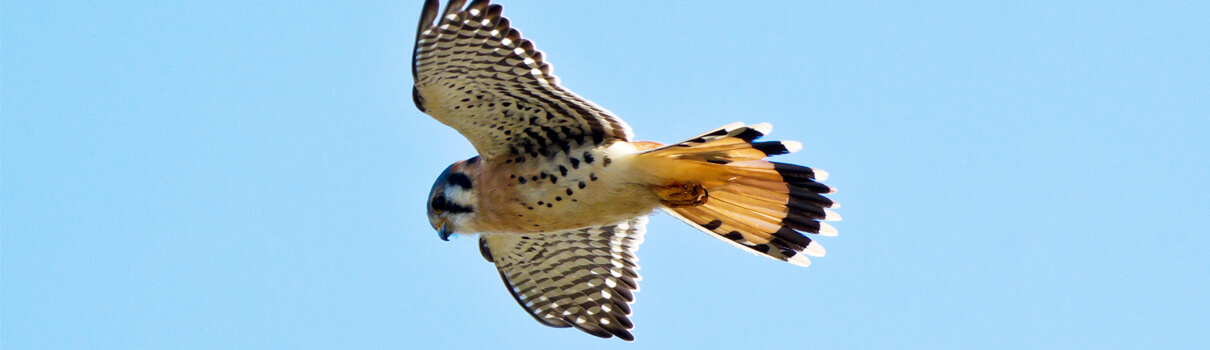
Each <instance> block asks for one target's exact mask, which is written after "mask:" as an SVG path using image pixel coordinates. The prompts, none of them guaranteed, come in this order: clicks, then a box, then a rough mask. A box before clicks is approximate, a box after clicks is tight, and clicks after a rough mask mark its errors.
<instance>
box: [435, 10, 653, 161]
mask: <svg viewBox="0 0 1210 350" xmlns="http://www.w3.org/2000/svg"><path fill="white" fill-rule="evenodd" d="M465 2H466V1H465V0H451V1H450V2H449V4H447V5H446V8H445V12H444V13H442V14H441V16H440V21H438V22H436V23H434V20H435V19H437V18H438V17H437V16H438V14H437V10H438V4H437V1H436V0H428V1H426V2H425V4H424V11H423V13H422V14H421V17H420V25H419V27H418V28H417V29H416V46H415V49H414V51H413V52H412V78H413V79H415V87H414V88H413V90H412V97H413V100H414V102H415V103H416V107H417V108H419V109H420V110H421V111H423V112H425V113H428V114H429V115H430V116H432V117H433V118H435V119H437V120H438V121H440V122H442V123H444V124H446V125H449V126H451V127H453V128H454V129H456V130H458V132H460V133H462V135H463V136H465V137H466V138H467V139H468V140H470V142H471V144H472V145H474V146H475V150H477V151H478V152H479V154H480V155H481V156H483V157H484V158H487V159H492V158H495V157H499V156H507V157H522V156H529V157H537V156H538V155H546V156H549V155H553V154H554V153H557V152H558V151H560V150H562V151H564V152H566V151H567V150H568V149H569V148H570V147H578V146H582V145H601V144H607V143H611V142H613V141H617V140H622V141H627V140H630V138H631V137H632V136H631V132H630V127H629V126H627V125H626V123H625V122H623V121H622V120H621V119H619V118H618V117H616V116H614V115H613V114H612V113H610V112H609V111H607V110H605V109H604V108H601V107H600V106H597V105H596V104H593V103H592V102H589V101H588V100H585V99H584V98H582V97H580V96H578V95H576V94H575V93H573V92H571V91H569V90H567V89H564V88H563V87H560V86H559V79H558V78H557V77H555V76H554V75H553V74H551V73H550V71H551V66H550V64H548V63H546V61H545V60H544V59H543V57H542V52H541V51H538V50H536V49H534V45H533V43H532V42H530V41H529V40H526V39H524V38H522V37H521V32H518V31H517V30H516V29H513V28H512V27H510V26H509V21H508V19H507V18H504V17H502V16H500V12H501V10H502V7H500V5H490V4H489V3H488V2H489V1H487V0H475V1H474V2H472V3H471V4H470V5H469V6H466V8H463V5H464V4H465ZM573 143H574V145H573Z"/></svg>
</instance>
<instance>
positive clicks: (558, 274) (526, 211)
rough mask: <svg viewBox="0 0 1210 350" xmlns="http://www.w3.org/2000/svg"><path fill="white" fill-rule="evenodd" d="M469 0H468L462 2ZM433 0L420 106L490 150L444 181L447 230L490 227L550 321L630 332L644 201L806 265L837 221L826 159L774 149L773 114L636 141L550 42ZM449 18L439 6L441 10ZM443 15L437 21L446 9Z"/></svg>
mask: <svg viewBox="0 0 1210 350" xmlns="http://www.w3.org/2000/svg"><path fill="white" fill-rule="evenodd" d="M464 6H465V7H464ZM438 10H439V5H438V3H437V0H427V1H425V4H424V10H423V13H422V14H421V17H420V25H419V27H418V28H417V30H416V46H415V49H414V51H413V54H412V77H413V78H414V79H415V87H414V88H413V90H412V97H413V100H414V102H415V103H416V107H417V108H419V109H420V110H421V111H423V112H425V113H427V114H429V115H430V116H432V117H433V118H435V119H437V120H438V121H440V122H441V123H443V124H446V125H449V126H450V127H453V128H454V129H456V130H458V132H459V133H461V134H462V135H463V136H465V137H466V138H467V139H468V140H469V141H470V142H471V144H472V145H474V147H475V150H476V151H478V153H479V155H478V156H476V157H472V158H470V159H467V160H462V161H458V162H456V163H454V164H453V165H450V166H449V168H447V169H446V170H445V171H444V172H443V173H441V175H440V176H438V177H437V181H436V183H434V184H433V188H432V192H431V193H430V194H429V197H428V218H429V222H430V223H431V224H432V225H433V228H434V229H436V230H437V232H438V236H439V237H440V238H441V239H443V240H448V238H449V236H450V235H454V234H476V233H477V234H479V250H480V252H481V253H482V255H483V258H484V259H487V261H489V262H492V263H495V264H496V268H497V269H498V270H499V271H500V277H501V278H502V279H503V280H504V284H505V286H506V287H508V291H509V292H510V293H512V295H513V297H514V298H515V299H516V300H517V303H519V304H521V307H523V308H525V310H526V311H528V312H529V313H530V315H532V316H533V317H534V319H536V320H538V322H540V323H542V324H544V325H547V326H551V327H575V328H577V329H579V330H581V331H584V332H587V333H589V334H592V335H595V336H598V337H602V338H609V337H613V336H617V337H618V338H621V339H625V340H627V341H630V340H633V339H634V336H633V335H631V333H630V331H629V329H632V328H633V327H634V325H633V324H632V323H631V322H630V319H629V318H628V317H627V316H628V315H630V311H631V310H630V303H631V302H633V301H634V294H633V292H634V291H637V290H638V288H639V286H638V281H639V274H638V273H637V272H636V271H637V270H638V269H639V267H638V265H637V262H638V258H636V257H635V251H637V250H638V248H639V244H640V243H642V242H643V233H644V232H645V224H646V223H647V215H649V214H651V213H652V212H654V211H655V210H661V211H663V212H665V213H668V215H670V216H672V217H674V218H677V219H679V220H681V221H684V222H685V223H688V224H689V225H691V226H693V227H695V228H697V229H699V230H701V231H702V232H705V233H707V234H709V235H711V236H714V237H715V238H718V239H720V240H722V241H724V242H727V243H729V244H731V245H733V246H736V247H739V248H740V249H743V250H746V251H748V252H751V253H754V254H757V255H763V256H766V257H769V258H773V259H777V260H782V261H786V262H789V263H792V264H795V265H801V266H807V265H809V264H810V260H808V259H807V256H808V255H810V256H823V255H824V250H823V248H822V247H820V246H819V244H818V243H815V242H813V241H812V240H811V238H808V237H807V235H805V234H818V235H821V236H833V235H836V229H834V228H832V226H829V225H828V224H826V223H823V222H820V221H831V220H839V219H840V217H839V216H838V215H836V214H835V213H834V212H832V211H831V210H828V209H826V208H834V207H836V206H837V205H836V203H834V202H832V201H831V200H829V199H827V198H824V196H822V194H826V193H831V192H833V189H832V188H831V187H828V186H826V185H823V184H821V183H819V182H818V181H822V180H824V178H825V177H826V175H827V174H826V173H824V172H822V171H819V170H815V169H811V168H807V167H803V166H798V165H792V164H784V163H775V162H769V161H766V160H764V159H765V158H766V157H769V156H774V155H779V154H786V153H791V152H794V151H798V150H799V149H801V148H802V146H801V145H800V144H799V143H797V142H793V141H780V142H779V141H763V142H758V141H756V140H757V139H758V138H760V137H761V136H764V135H765V134H768V133H769V131H770V129H771V126H770V125H769V124H763V123H762V124H755V125H748V126H744V125H743V124H740V123H735V124H730V125H726V126H723V127H720V128H717V129H714V130H711V131H708V132H706V133H704V134H701V135H698V136H695V137H693V138H690V139H688V140H685V141H682V142H677V143H674V144H671V145H663V144H660V143H656V142H650V141H632V138H633V137H632V134H631V131H630V127H628V126H627V125H626V123H625V122H623V121H622V119H620V118H618V117H617V116H615V115H613V113H610V112H609V111H607V110H605V109H604V108H601V107H600V106H597V105H596V104H594V103H592V102H589V101H588V100H586V99H584V98H582V97H580V96H579V95H576V94H575V93H572V92H571V91H569V90H567V89H565V88H563V87H561V86H559V79H558V78H556V77H555V76H554V75H553V74H551V66H550V64H548V63H547V62H546V60H545V58H544V57H543V55H542V52H540V51H538V50H536V49H534V45H533V43H532V42H530V41H529V40H526V39H524V38H522V37H521V33H520V32H518V31H517V30H516V29H514V28H512V26H511V25H510V23H509V21H508V19H506V18H504V17H501V15H500V12H501V7H500V5H491V4H489V1H488V0H475V1H473V2H471V3H470V5H466V1H465V0H451V1H450V2H449V4H448V5H446V8H445V11H444V12H443V13H438ZM437 20H439V21H437ZM435 21H436V22H435Z"/></svg>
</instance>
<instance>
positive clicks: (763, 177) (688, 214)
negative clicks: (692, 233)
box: [638, 123, 840, 266]
mask: <svg viewBox="0 0 1210 350" xmlns="http://www.w3.org/2000/svg"><path fill="white" fill-rule="evenodd" d="M771 129H772V126H770V125H769V124H765V123H761V124H755V125H749V126H743V124H739V123H735V124H729V125H726V126H723V127H721V128H718V129H715V130H711V131H710V132H706V133H704V134H701V135H698V136H696V137H694V138H691V139H688V140H685V141H683V142H679V143H675V144H671V145H667V146H663V147H659V148H654V149H650V150H647V151H644V152H643V153H641V154H640V157H639V158H638V159H640V162H639V164H640V165H641V166H645V168H646V170H647V172H648V173H650V174H652V175H653V176H654V178H655V179H656V180H657V182H658V181H664V182H666V183H698V184H702V186H703V188H705V189H706V191H707V194H708V199H707V201H706V202H705V203H704V204H702V205H698V206H691V207H678V208H665V209H664V211H666V212H668V214H669V215H671V216H673V217H676V218H678V219H680V220H682V221H684V222H686V223H689V224H691V225H693V226H694V227H696V228H698V229H699V230H701V231H703V232H706V233H708V234H710V235H712V236H714V237H716V238H718V239H720V240H723V241H724V242H727V243H730V244H732V245H734V246H736V247H739V248H741V249H744V250H746V251H749V252H752V253H755V254H758V255H763V256H767V257H770V258H773V259H777V260H782V261H786V262H790V263H792V264H795V265H801V266H807V265H810V263H811V261H810V260H809V259H808V258H807V256H823V255H824V253H825V251H824V249H823V247H822V246H820V245H819V244H818V243H816V242H814V241H813V240H811V238H810V237H807V235H805V234H819V235H821V236H835V235H836V234H837V232H836V229H835V228H833V227H832V226H830V225H828V224H827V223H824V222H821V221H837V220H840V216H839V215H837V214H836V213H835V212H833V211H831V210H829V209H828V208H837V207H839V205H838V204H837V203H836V202H834V201H832V200H831V199H828V198H827V197H824V196H823V195H824V194H828V193H833V192H835V189H834V188H832V187H830V186H827V185H824V184H822V183H819V181H822V180H824V179H826V178H827V175H828V174H827V173H826V172H823V171H820V170H817V169H812V168H808V167H804V166H799V165H794V164H785V163H776V162H769V161H766V160H764V159H765V158H767V157H769V156H774V155H779V154H787V153H792V152H795V151H798V150H799V149H801V148H802V146H801V144H799V143H797V142H793V141H764V142H756V141H755V140H756V139H759V138H760V137H762V136H764V135H765V134H767V133H768V132H769V131H770V130H771Z"/></svg>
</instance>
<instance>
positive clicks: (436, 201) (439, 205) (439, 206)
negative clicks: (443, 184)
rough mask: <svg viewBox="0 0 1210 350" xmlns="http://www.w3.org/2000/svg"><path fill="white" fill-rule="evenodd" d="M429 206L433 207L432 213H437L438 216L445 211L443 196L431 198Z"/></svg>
mask: <svg viewBox="0 0 1210 350" xmlns="http://www.w3.org/2000/svg"><path fill="white" fill-rule="evenodd" d="M431 206H432V207H433V211H434V212H437V213H438V214H440V213H441V212H443V211H445V207H446V203H445V196H442V195H437V196H436V197H433V203H432V204H431Z"/></svg>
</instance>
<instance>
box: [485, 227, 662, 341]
mask: <svg viewBox="0 0 1210 350" xmlns="http://www.w3.org/2000/svg"><path fill="white" fill-rule="evenodd" d="M646 224H647V217H646V216H642V217H637V218H633V219H630V220H627V221H623V222H619V223H616V224H612V225H607V226H602V227H592V228H584V229H578V230H571V231H563V232H553V233H541V234H527V235H516V234H495V235H484V236H481V237H480V238H479V249H480V252H482V253H483V258H484V259H487V261H491V262H493V263H495V264H496V268H497V269H499V270H500V278H502V279H503V280H504V285H505V286H506V287H508V291H509V292H511V293H512V294H513V298H515V299H517V303H519V304H521V307H523V308H525V311H528V312H529V313H530V315H532V316H533V317H534V319H537V320H538V322H541V323H542V324H544V325H547V326H551V327H560V328H562V327H576V328H578V329H580V330H582V331H584V332H587V333H588V334H592V335H595V336H598V337H602V338H609V337H612V336H617V337H618V338H621V339H625V340H627V341H630V340H634V336H633V335H631V334H630V332H629V331H628V330H629V329H631V328H633V327H634V324H632V323H631V322H630V319H629V318H627V315H630V303H631V302H633V301H634V294H633V292H634V291H637V290H638V289H639V285H638V281H639V279H640V277H639V274H638V272H637V270H638V269H639V267H638V260H639V259H638V258H636V257H635V255H634V253H635V251H637V250H638V249H639V244H640V243H642V242H643V233H644V232H645V231H646Z"/></svg>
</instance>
